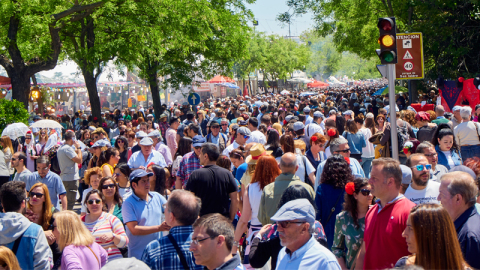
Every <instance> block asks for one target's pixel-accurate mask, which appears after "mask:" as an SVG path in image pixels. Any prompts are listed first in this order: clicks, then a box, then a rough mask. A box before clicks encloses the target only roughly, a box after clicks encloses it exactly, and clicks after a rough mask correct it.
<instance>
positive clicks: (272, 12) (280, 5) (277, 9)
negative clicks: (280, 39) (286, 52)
mask: <svg viewBox="0 0 480 270" xmlns="http://www.w3.org/2000/svg"><path fill="white" fill-rule="evenodd" d="M247 7H248V8H250V10H251V11H252V12H253V14H254V15H255V19H256V20H257V21H258V26H257V27H256V30H257V31H261V32H265V33H266V34H278V35H280V36H288V25H286V26H285V27H283V28H282V26H281V25H280V23H279V22H278V21H277V20H275V18H276V17H277V15H278V14H280V13H284V12H286V11H288V9H289V7H288V6H287V5H286V0H257V1H256V2H255V3H254V4H250V5H247ZM312 18H313V14H312V13H311V12H309V13H307V14H304V15H302V16H301V17H295V18H294V22H293V23H292V25H291V28H290V31H291V35H292V36H299V35H300V34H301V33H302V32H303V31H305V30H308V29H313V25H314V21H313V19H312Z"/></svg>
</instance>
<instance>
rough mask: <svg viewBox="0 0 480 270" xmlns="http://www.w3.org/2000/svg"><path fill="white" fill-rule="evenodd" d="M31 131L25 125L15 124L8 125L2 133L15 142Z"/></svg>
mask: <svg viewBox="0 0 480 270" xmlns="http://www.w3.org/2000/svg"><path fill="white" fill-rule="evenodd" d="M29 130H30V129H29V128H28V127H27V125H25V124H24V123H13V124H10V125H8V126H7V127H6V128H5V129H4V130H3V132H2V136H8V137H10V139H12V140H15V139H17V138H18V137H22V136H25V134H26V133H27V131H29Z"/></svg>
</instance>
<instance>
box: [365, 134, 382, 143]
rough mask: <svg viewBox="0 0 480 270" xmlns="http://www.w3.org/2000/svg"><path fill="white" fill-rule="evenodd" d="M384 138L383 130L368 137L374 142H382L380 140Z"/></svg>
mask: <svg viewBox="0 0 480 270" xmlns="http://www.w3.org/2000/svg"><path fill="white" fill-rule="evenodd" d="M382 138H383V131H378V132H377V133H375V134H373V135H372V137H370V138H369V139H368V141H369V142H370V143H372V144H380V141H381V140H382Z"/></svg>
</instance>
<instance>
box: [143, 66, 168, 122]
mask: <svg viewBox="0 0 480 270" xmlns="http://www.w3.org/2000/svg"><path fill="white" fill-rule="evenodd" d="M147 73H148V78H147V81H148V84H149V85H150V92H151V93H152V100H153V111H154V113H155V119H159V118H160V115H161V114H162V113H163V109H162V100H161V99H160V91H159V90H160V89H159V87H158V80H157V77H158V72H157V63H156V62H154V63H153V66H152V65H151V66H150V67H149V69H148V71H147ZM166 94H167V93H166V91H165V95H166Z"/></svg>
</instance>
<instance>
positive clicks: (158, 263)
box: [142, 226, 203, 270]
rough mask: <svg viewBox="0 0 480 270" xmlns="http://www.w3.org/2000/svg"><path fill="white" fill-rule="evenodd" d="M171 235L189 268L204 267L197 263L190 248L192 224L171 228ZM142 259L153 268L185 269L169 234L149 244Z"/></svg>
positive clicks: (166, 269)
mask: <svg viewBox="0 0 480 270" xmlns="http://www.w3.org/2000/svg"><path fill="white" fill-rule="evenodd" d="M169 234H170V235H172V236H173V238H175V241H177V244H178V247H179V248H180V250H181V251H182V253H183V256H185V259H186V260H187V264H188V266H189V267H188V268H189V269H198V270H201V269H203V266H201V265H196V264H195V258H194V257H193V254H192V252H190V251H189V250H188V249H189V248H190V243H191V242H192V234H193V227H192V226H177V227H173V228H171V229H170V232H169ZM142 261H143V262H144V263H146V264H147V265H148V267H150V269H152V270H156V269H162V270H175V269H181V270H183V269H184V268H183V265H182V262H181V261H180V257H179V256H178V254H177V251H176V250H175V247H174V246H173V244H172V242H170V239H168V236H164V237H162V238H160V239H158V240H153V241H152V242H150V244H148V245H147V247H146V248H145V250H144V251H143V255H142Z"/></svg>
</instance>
